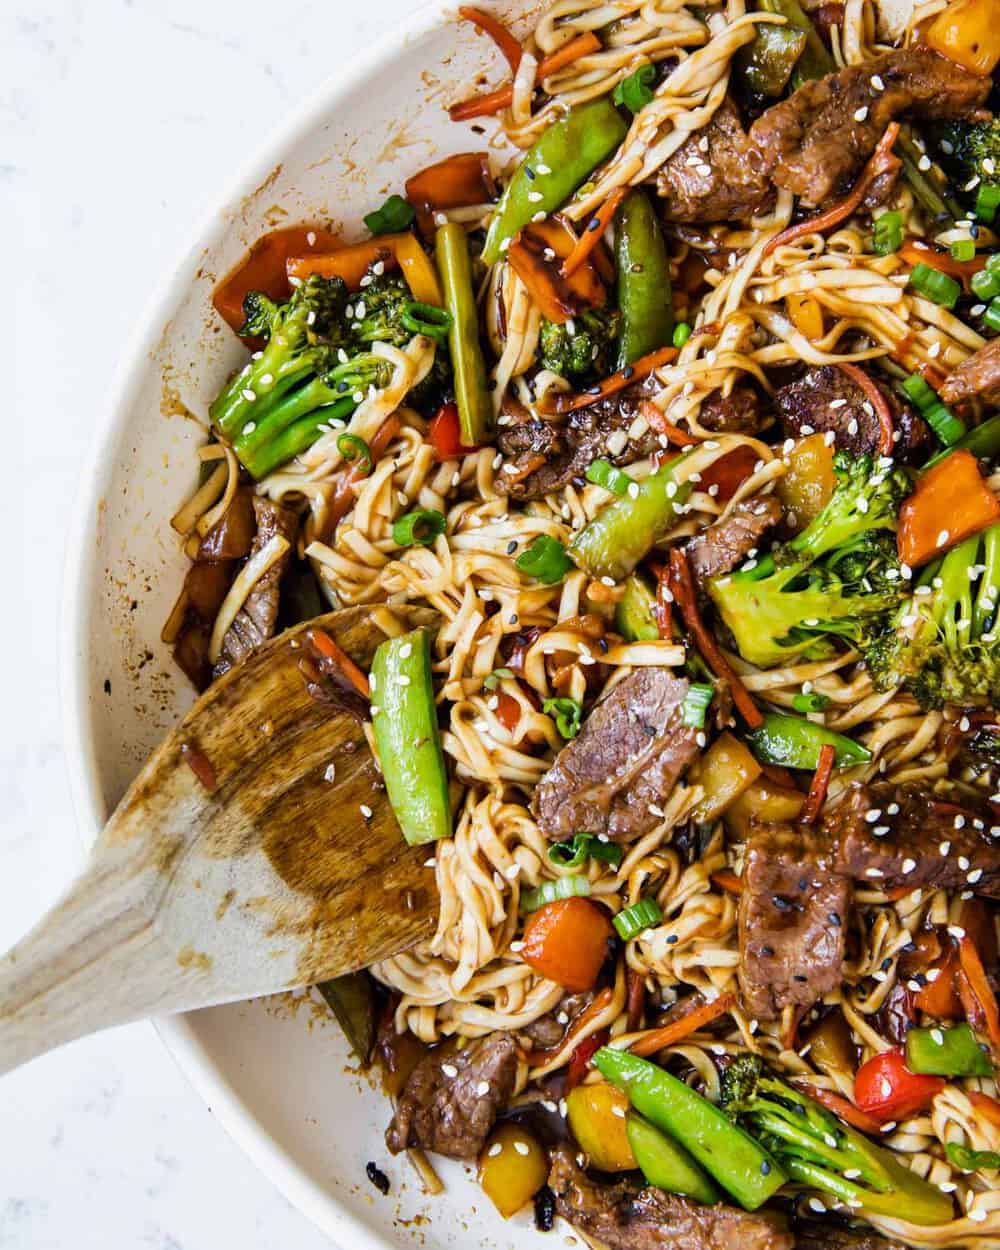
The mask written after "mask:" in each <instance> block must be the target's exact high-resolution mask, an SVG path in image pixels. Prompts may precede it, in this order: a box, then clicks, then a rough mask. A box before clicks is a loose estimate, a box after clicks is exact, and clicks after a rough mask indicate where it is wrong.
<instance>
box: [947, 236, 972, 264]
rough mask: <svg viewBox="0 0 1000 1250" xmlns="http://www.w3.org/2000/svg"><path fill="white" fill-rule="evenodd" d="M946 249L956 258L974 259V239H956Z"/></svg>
mask: <svg viewBox="0 0 1000 1250" xmlns="http://www.w3.org/2000/svg"><path fill="white" fill-rule="evenodd" d="M948 251H949V252H951V254H952V256H954V258H955V259H956V260H975V259H976V241H975V239H956V240H955V242H954V243H952V245H951V247H950V248H949V249H948Z"/></svg>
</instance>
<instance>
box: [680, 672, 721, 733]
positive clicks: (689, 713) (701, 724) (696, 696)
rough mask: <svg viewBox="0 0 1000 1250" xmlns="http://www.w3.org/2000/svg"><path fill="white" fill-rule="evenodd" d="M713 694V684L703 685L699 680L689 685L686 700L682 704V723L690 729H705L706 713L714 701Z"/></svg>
mask: <svg viewBox="0 0 1000 1250" xmlns="http://www.w3.org/2000/svg"><path fill="white" fill-rule="evenodd" d="M713 694H715V689H714V687H712V686H708V685H702V684H700V683H699V682H695V683H694V684H693V685H691V686H689V687H688V692H687V694H686V695H685V696H684V702H683V703H682V704H681V724H682V725H687V726H688V728H689V729H704V728H705V713H706V712H707V711H708V705H709V704H710V703H711V702H712V695H713Z"/></svg>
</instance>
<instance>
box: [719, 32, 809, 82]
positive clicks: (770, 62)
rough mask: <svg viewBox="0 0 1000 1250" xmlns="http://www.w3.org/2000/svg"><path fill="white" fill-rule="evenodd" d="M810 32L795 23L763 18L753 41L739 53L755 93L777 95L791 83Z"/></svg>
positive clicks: (740, 64) (745, 78)
mask: <svg viewBox="0 0 1000 1250" xmlns="http://www.w3.org/2000/svg"><path fill="white" fill-rule="evenodd" d="M807 38H808V36H807V35H806V32H805V31H804V30H797V29H796V28H795V27H793V26H775V25H773V23H771V22H761V23H760V25H758V27H757V34H756V36H755V38H754V39H753V40H752V42H750V43H748V44H744V46H743V47H742V48H740V50H739V52H738V53H737V55H736V65H737V69H738V71H739V73H740V74H741V75H742V77H743V81H744V83H745V84H746V86H747V89H748V90H749V91H750V92H752V93H753V94H754V95H758V96H769V97H772V98H773V97H776V96H779V95H781V94H782V92H783V91H784V90H785V88H786V87H787V86H788V80H789V79H790V78H791V76H792V71H793V70H794V69H795V66H796V64H797V63H798V60H799V58H800V57H801V55H802V53H803V51H804V50H805V46H806V41H807Z"/></svg>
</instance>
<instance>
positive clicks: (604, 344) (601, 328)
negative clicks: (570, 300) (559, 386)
mask: <svg viewBox="0 0 1000 1250" xmlns="http://www.w3.org/2000/svg"><path fill="white" fill-rule="evenodd" d="M620 324H621V314H620V313H619V312H618V311H617V310H615V309H604V308H598V309H594V310H592V311H588V312H584V313H580V314H578V315H577V316H576V317H574V318H573V319H572V320H571V321H566V322H564V323H563V324H562V325H556V324H555V322H553V321H547V320H546V319H545V318H544V317H543V318H542V323H541V330H540V332H539V342H540V351H541V358H542V365H543V367H544V368H546V369H551V370H552V372H553V373H558V374H559V376H560V377H563V378H572V379H574V380H577V381H579V380H580V379H582V378H588V377H604V376H605V375H606V374H608V373H610V372H611V370H612V368H613V363H612V358H613V355H614V348H615V341H616V339H617V338H618V329H619V326H620Z"/></svg>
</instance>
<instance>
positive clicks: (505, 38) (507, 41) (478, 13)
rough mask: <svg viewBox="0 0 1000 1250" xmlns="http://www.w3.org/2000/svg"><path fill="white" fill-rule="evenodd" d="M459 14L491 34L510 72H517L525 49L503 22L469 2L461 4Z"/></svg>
mask: <svg viewBox="0 0 1000 1250" xmlns="http://www.w3.org/2000/svg"><path fill="white" fill-rule="evenodd" d="M458 15H459V17H462V18H464V19H465V20H466V21H467V22H472V23H473V24H474V25H476V26H478V27H479V29H480V30H482V31H484V32H485V33H486V34H487V35H489V37H490V38H491V39H492V40H493V42H494V43H495V44H496V46H497V47H498V48H499V49H500V51H501V52H502V53H503V56H504V59H505V60H506V61H507V64H508V65H509V66H510V72H511V73H512V74H516V73H517V71H518V67H519V66H520V64H521V57H522V56H524V49H523V48H522V47H521V45H520V43H518V41H517V40H516V39H515V38H514V36H513V35H512V34H511V33H510V31H509V30H508V29H507V27H506V26H505V25H504V24H503V22H501V21H500V19H499V18H497V17H494V16H493V14H492V13H487V12H486V11H485V9H476V8H473V7H472V5H469V4H463V5H461V6H460V8H459V10H458Z"/></svg>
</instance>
